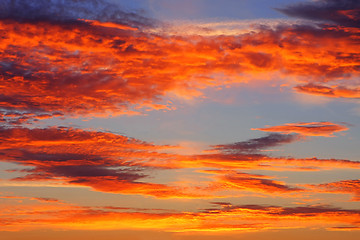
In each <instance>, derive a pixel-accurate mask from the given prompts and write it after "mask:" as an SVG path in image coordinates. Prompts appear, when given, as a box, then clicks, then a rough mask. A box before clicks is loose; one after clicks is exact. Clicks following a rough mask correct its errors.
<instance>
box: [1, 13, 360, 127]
mask: <svg viewBox="0 0 360 240" xmlns="http://www.w3.org/2000/svg"><path fill="white" fill-rule="evenodd" d="M46 16H47V17H44V18H42V19H41V18H39V19H38V18H36V21H35V20H32V21H31V19H32V18H30V20H29V19H27V18H26V19H27V20H26V19H25V20H24V19H23V21H18V19H16V15H11V16H9V17H8V18H6V19H1V20H0V28H1V29H2V30H1V34H2V36H3V37H2V41H1V44H0V52H1V53H0V71H1V72H2V75H1V77H0V87H1V89H2V94H1V96H0V108H1V112H2V113H1V114H2V115H7V114H20V116H19V117H17V121H15V120H13V121H12V120H11V119H8V118H4V117H3V120H2V121H10V123H11V122H12V123H21V121H26V119H27V118H28V117H31V118H32V119H38V118H41V117H40V116H49V117H51V116H63V115H97V116H101V115H107V116H108V115H115V114H138V112H139V111H141V109H143V110H144V109H163V110H170V109H173V108H174V107H173V106H171V103H170V102H167V101H165V100H164V99H166V98H167V97H169V96H173V95H177V96H178V97H183V98H192V97H198V96H201V95H202V94H203V93H202V91H203V89H204V88H207V87H215V86H221V85H229V84H235V83H239V82H249V83H250V84H251V82H250V80H249V79H247V77H246V76H248V75H256V74H258V73H271V72H281V73H283V74H285V75H292V76H299V77H303V76H307V77H308V78H309V80H307V81H308V83H309V84H313V86H318V85H319V84H323V82H329V83H331V84H332V85H336V84H335V83H336V82H337V81H338V80H340V79H341V81H342V82H344V83H343V85H342V87H337V88H335V89H332V90H329V91H330V92H332V93H331V94H326V95H328V96H342V97H351V98H354V97H358V89H357V88H355V89H352V88H351V87H349V86H351V85H355V84H354V78H352V77H356V76H358V75H359V69H358V67H357V66H358V65H359V57H358V52H359V44H358V42H359V40H358V38H357V32H356V31H355V30H354V29H346V28H344V27H339V28H334V27H331V28H330V27H324V26H322V28H320V27H314V26H293V25H281V26H277V27H274V28H266V27H261V28H258V29H254V31H251V32H249V33H246V34H239V35H234V36H212V37H206V36H199V35H198V36H188V35H185V36H182V35H171V34H166V33H164V32H156V30H154V29H153V31H149V29H147V30H144V29H142V28H138V29H137V30H135V28H134V27H133V25H126V24H122V23H116V22H115V23H114V22H106V21H97V20H89V19H84V20H72V22H71V24H69V23H68V22H66V21H54V20H53V19H51V18H50V15H46ZM138 17H139V16H138ZM139 19H140V17H139ZM143 20H144V19H143ZM133 22H134V21H133ZM139 24H140V25H141V21H140V22H139ZM334 42H336V44H334ZM219 75H221V76H224V77H222V78H218V77H215V76H219ZM240 75H243V77H239V76H240ZM309 76H310V77H309ZM225 79H226V80H225ZM251 79H253V78H251ZM344 79H346V81H344ZM297 84H298V82H294V83H290V85H297ZM344 84H345V85H344ZM305 86H308V87H307V88H306V87H304V86H303V87H298V88H296V89H297V90H298V91H306V92H307V93H312V94H319V91H320V90H317V91H315V90H314V88H313V89H312V91H310V89H309V86H312V85H305ZM321 91H322V92H324V89H321ZM321 91H320V92H321ZM21 114H22V115H21ZM31 114H34V115H33V116H31ZM28 120H29V119H28ZM30 120H31V119H30Z"/></svg>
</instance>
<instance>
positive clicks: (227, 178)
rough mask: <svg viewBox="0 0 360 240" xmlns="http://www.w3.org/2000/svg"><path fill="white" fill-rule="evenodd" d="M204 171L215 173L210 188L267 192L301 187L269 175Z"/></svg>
mask: <svg viewBox="0 0 360 240" xmlns="http://www.w3.org/2000/svg"><path fill="white" fill-rule="evenodd" d="M204 172H205V173H212V174H217V176H216V177H215V179H216V181H215V182H213V183H212V184H210V188H211V189H212V190H219V191H221V190H224V189H226V190H240V191H250V192H257V193H267V194H269V193H270V194H282V193H286V194H289V193H292V192H299V191H302V189H300V188H297V187H291V186H288V185H286V184H285V183H284V182H280V181H275V180H271V179H269V178H270V177H268V176H264V175H257V174H248V173H242V172H237V171H225V170H223V171H222V170H218V171H216V170H213V171H211V170H208V171H204Z"/></svg>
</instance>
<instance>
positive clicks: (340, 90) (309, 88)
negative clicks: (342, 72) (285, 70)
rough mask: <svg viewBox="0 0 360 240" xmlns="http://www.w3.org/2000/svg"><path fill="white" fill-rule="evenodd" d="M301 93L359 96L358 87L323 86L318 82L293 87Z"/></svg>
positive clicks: (334, 96)
mask: <svg viewBox="0 0 360 240" xmlns="http://www.w3.org/2000/svg"><path fill="white" fill-rule="evenodd" d="M295 89H296V90H298V91H299V92H302V93H307V94H312V95H319V96H326V97H333V98H360V88H348V87H346V86H335V87H332V86H323V85H319V84H313V83H310V84H307V85H303V86H297V87H295Z"/></svg>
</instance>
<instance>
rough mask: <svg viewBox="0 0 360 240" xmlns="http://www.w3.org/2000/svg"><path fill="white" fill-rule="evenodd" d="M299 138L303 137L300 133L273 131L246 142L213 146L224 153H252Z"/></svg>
mask: <svg viewBox="0 0 360 240" xmlns="http://www.w3.org/2000/svg"><path fill="white" fill-rule="evenodd" d="M299 139H301V137H299V136H298V135H290V134H289V135H283V134H277V133H272V134H269V135H268V136H265V137H260V138H254V139H250V140H247V141H244V142H237V143H232V144H225V145H215V146H212V147H213V149H214V150H219V151H222V152H224V153H237V152H238V153H251V152H258V151H260V150H262V149H266V148H269V147H275V146H279V145H283V144H286V143H291V142H295V141H299Z"/></svg>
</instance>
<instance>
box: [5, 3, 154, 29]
mask: <svg viewBox="0 0 360 240" xmlns="http://www.w3.org/2000/svg"><path fill="white" fill-rule="evenodd" d="M0 16H1V17H0V18H1V19H16V20H19V21H22V22H24V21H31V22H41V21H52V22H68V23H72V24H74V23H75V22H76V21H78V19H89V20H98V21H101V22H113V23H119V24H125V25H128V26H136V27H139V26H142V27H145V26H146V27H148V26H152V25H153V24H155V22H156V21H155V20H153V19H150V18H147V17H145V16H144V13H143V12H142V13H140V12H139V13H137V12H125V11H123V10H122V9H121V8H120V7H119V6H118V5H116V4H114V3H110V2H109V1H106V0H76V1H75V0H49V1H46V0H4V1H2V3H1V4H0Z"/></svg>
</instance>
